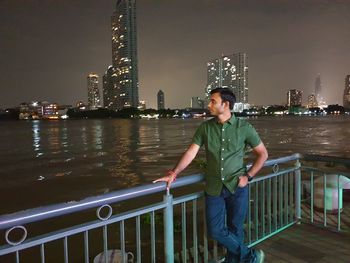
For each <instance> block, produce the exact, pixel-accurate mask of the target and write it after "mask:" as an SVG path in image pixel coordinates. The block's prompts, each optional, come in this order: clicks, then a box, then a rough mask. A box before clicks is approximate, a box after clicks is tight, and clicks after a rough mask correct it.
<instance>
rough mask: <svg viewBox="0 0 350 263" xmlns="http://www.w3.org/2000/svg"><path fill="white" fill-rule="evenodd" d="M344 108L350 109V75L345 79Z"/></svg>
mask: <svg viewBox="0 0 350 263" xmlns="http://www.w3.org/2000/svg"><path fill="white" fill-rule="evenodd" d="M343 106H344V108H348V109H350V75H347V76H346V78H345V89H344V96H343Z"/></svg>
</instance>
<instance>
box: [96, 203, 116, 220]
mask: <svg viewBox="0 0 350 263" xmlns="http://www.w3.org/2000/svg"><path fill="white" fill-rule="evenodd" d="M105 207H106V208H108V213H107V215H106V216H102V215H101V210H102V209H103V208H105ZM112 213H113V208H112V207H111V206H110V205H103V206H100V207H99V208H97V210H96V216H97V217H98V219H100V220H102V221H105V220H108V219H109V218H110V217H111V216H112Z"/></svg>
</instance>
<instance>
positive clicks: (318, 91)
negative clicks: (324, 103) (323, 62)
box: [315, 74, 322, 99]
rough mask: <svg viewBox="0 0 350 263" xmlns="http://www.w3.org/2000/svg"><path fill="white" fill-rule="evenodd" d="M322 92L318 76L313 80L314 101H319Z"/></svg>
mask: <svg viewBox="0 0 350 263" xmlns="http://www.w3.org/2000/svg"><path fill="white" fill-rule="evenodd" d="M321 92H322V86H321V75H320V74H318V75H317V77H316V79H315V96H316V99H319V98H320V96H321Z"/></svg>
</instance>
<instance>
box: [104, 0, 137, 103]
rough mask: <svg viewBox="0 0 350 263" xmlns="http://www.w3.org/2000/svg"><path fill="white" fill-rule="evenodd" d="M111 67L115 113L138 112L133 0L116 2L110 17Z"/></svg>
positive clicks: (134, 0) (134, 1)
mask: <svg viewBox="0 0 350 263" xmlns="http://www.w3.org/2000/svg"><path fill="white" fill-rule="evenodd" d="M111 20H112V64H113V67H114V69H115V74H116V85H117V86H116V88H115V96H117V98H118V99H117V100H116V102H115V105H116V108H117V109H122V108H125V107H134V108H137V106H138V102H139V94H138V88H139V83H138V67H137V37H136V0H118V1H117V4H116V9H115V12H114V13H113V15H112V18H111Z"/></svg>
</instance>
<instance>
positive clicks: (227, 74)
mask: <svg viewBox="0 0 350 263" xmlns="http://www.w3.org/2000/svg"><path fill="white" fill-rule="evenodd" d="M207 76H208V79H207V88H206V97H208V96H209V93H210V91H211V90H213V89H215V88H217V87H222V88H230V89H231V90H232V91H233V93H234V94H235V95H236V99H237V102H241V103H248V56H247V54H246V53H236V54H232V55H228V56H222V57H220V58H217V59H213V60H211V61H209V62H208V63H207Z"/></svg>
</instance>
